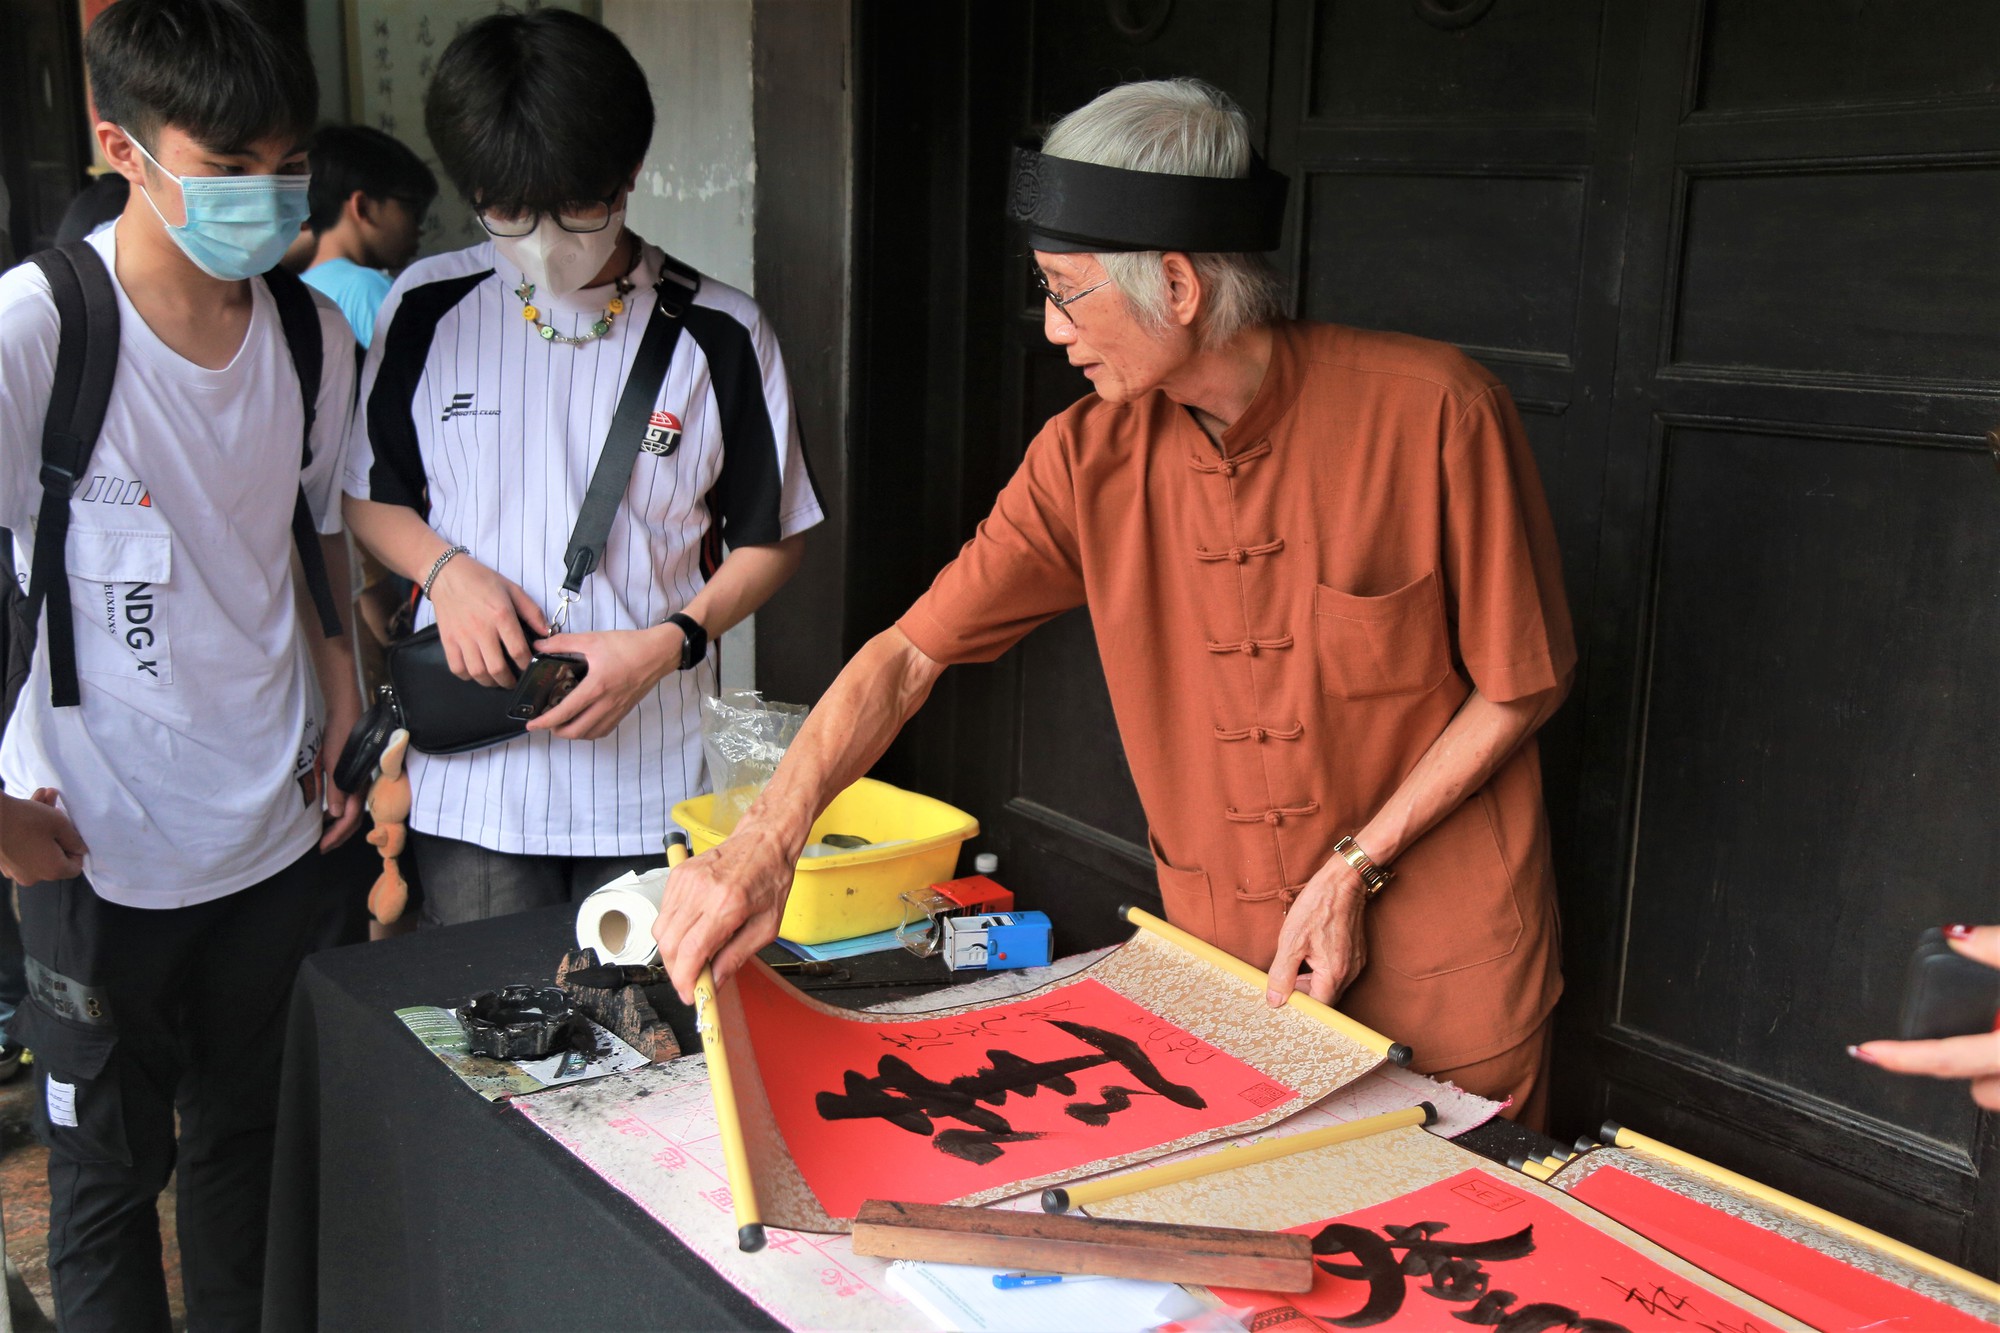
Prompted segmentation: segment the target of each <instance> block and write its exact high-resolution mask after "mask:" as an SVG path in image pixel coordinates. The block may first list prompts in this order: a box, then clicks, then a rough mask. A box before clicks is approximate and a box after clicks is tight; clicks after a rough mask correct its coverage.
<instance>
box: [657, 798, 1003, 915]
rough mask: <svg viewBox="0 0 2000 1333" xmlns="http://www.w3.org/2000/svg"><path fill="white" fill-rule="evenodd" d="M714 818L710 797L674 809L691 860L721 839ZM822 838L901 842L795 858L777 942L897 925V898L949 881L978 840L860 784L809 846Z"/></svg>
mask: <svg viewBox="0 0 2000 1333" xmlns="http://www.w3.org/2000/svg"><path fill="white" fill-rule="evenodd" d="M714 812H715V796H714V795H713V793H711V794H709V795H705V796H696V797H692V798H690V799H688V800H685V801H682V802H681V803H680V804H679V805H677V806H675V807H674V822H675V823H676V824H679V825H680V826H681V827H682V828H684V829H686V830H687V835H688V842H689V844H690V845H691V846H692V847H693V849H694V850H695V852H696V853H701V852H705V851H707V850H708V849H709V848H711V847H713V846H715V845H716V844H717V843H719V842H721V841H722V839H723V836H724V835H723V833H722V832H721V831H720V830H719V829H717V828H716V827H715V826H714V825H713V824H711V823H710V822H709V821H710V819H711V818H712V817H713V815H714ZM828 833H851V834H854V835H855V836H857V837H862V838H866V839H868V841H870V842H888V841H890V840H892V839H902V840H904V841H899V842H898V843H897V845H896V846H894V847H879V848H875V849H872V850H862V851H854V852H847V853H844V854H842V855H839V856H811V857H802V858H800V860H799V864H798V870H797V872H796V873H795V874H794V875H793V876H792V896H791V898H790V899H789V900H787V902H786V904H785V918H784V920H783V921H782V922H780V923H779V926H778V933H779V934H780V935H782V936H784V937H785V938H786V939H788V940H791V941H793V942H794V943H797V944H825V943H826V942H827V941H829V940H845V939H852V938H853V937H854V936H856V935H872V934H873V933H875V932H876V931H878V930H889V929H892V928H893V927H895V926H898V925H901V924H902V921H903V904H902V901H901V899H902V895H903V893H904V892H906V891H907V890H910V889H922V888H928V887H929V886H931V885H933V884H936V883H939V882H941V881H943V880H947V879H950V878H951V876H952V871H954V870H955V869H957V867H958V849H959V846H960V844H962V843H963V842H964V841H965V840H966V839H967V838H971V837H976V836H977V835H978V833H979V821H978V820H976V819H974V818H973V817H972V816H971V815H968V814H966V813H965V811H963V810H960V809H958V808H957V807H956V806H951V805H946V804H945V803H944V802H943V801H939V800H934V799H932V798H931V797H929V796H920V795H918V794H917V793H916V792H913V791H904V790H903V789H902V788H901V787H892V786H890V785H889V784H888V783H886V782H877V781H875V780H874V779H873V778H862V779H861V780H860V781H859V782H856V783H855V784H854V785H853V786H852V787H849V788H848V789H847V790H846V791H844V792H842V793H841V794H840V795H838V796H836V797H834V798H833V804H832V805H830V806H828V807H827V808H826V813H825V814H823V815H821V816H820V817H819V818H818V820H816V821H815V822H814V823H813V826H812V837H811V839H810V841H813V842H817V841H819V839H820V838H821V837H822V836H823V835H825V834H828Z"/></svg>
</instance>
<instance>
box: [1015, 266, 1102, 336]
mask: <svg viewBox="0 0 2000 1333" xmlns="http://www.w3.org/2000/svg"><path fill="white" fill-rule="evenodd" d="M1110 285H1111V279H1110V278H1105V279H1104V280H1103V281H1101V282H1094V283H1092V284H1091V285H1090V286H1088V287H1086V288H1084V289H1083V290H1082V291H1080V292H1071V293H1070V294H1069V295H1068V296H1059V295H1057V294H1056V290H1055V288H1053V287H1051V286H1049V277H1048V274H1046V273H1044V272H1042V271H1041V270H1040V269H1039V268H1030V269H1029V270H1028V286H1029V288H1030V289H1031V291H1032V292H1033V294H1034V296H1035V298H1036V299H1038V300H1043V301H1047V302H1048V303H1049V304H1050V305H1052V306H1054V307H1055V308H1056V313H1057V314H1058V315H1061V316H1062V318H1063V322H1064V323H1066V324H1068V325H1069V326H1070V327H1071V328H1075V327H1076V316H1075V315H1072V314H1070V312H1069V308H1070V307H1071V306H1073V305H1075V304H1076V303H1077V302H1078V301H1081V300H1082V299H1083V298H1084V297H1086V296H1088V295H1090V294H1091V293H1092V292H1094V291H1096V290H1097V289H1098V288H1099V287H1108V286H1110Z"/></svg>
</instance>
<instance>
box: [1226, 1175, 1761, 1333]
mask: <svg viewBox="0 0 2000 1333" xmlns="http://www.w3.org/2000/svg"><path fill="white" fill-rule="evenodd" d="M1292 1230H1293V1231H1295V1232H1297V1233H1299V1234H1301V1235H1306V1236H1311V1237H1312V1238H1313V1263H1314V1266H1315V1269H1316V1272H1315V1275H1314V1278H1313V1288H1312V1290H1311V1291H1310V1292H1307V1293H1306V1294H1304V1295H1302V1296H1301V1295H1285V1294H1280V1293H1277V1292H1268V1291H1241V1290H1237V1289H1234V1288H1227V1287H1218V1288H1216V1289H1215V1294H1216V1295H1217V1296H1219V1297H1221V1298H1222V1299H1223V1300H1224V1301H1226V1302H1227V1303H1228V1304H1230V1305H1233V1306H1246V1305H1247V1306H1249V1307H1251V1308H1252V1309H1253V1310H1254V1311H1255V1312H1256V1314H1255V1317H1254V1319H1253V1320H1252V1321H1251V1323H1250V1327H1252V1328H1254V1329H1257V1330H1258V1333H1320V1330H1326V1331H1327V1333H1332V1330H1335V1329H1347V1328H1380V1329H1439V1328H1459V1327H1463V1326H1471V1327H1474V1328H1477V1327H1496V1328H1497V1327H1501V1326H1503V1325H1504V1326H1505V1327H1508V1328H1522V1329H1559V1328H1567V1329H1580V1330H1589V1331H1590V1333H1617V1331H1618V1330H1631V1333H1642V1331H1643V1333H1651V1331H1652V1330H1662V1331H1664V1330H1669V1329H1671V1330H1676V1333H1694V1330H1702V1329H1706V1330H1711V1333H1764V1331H1765V1330H1768V1329H1770V1328H1771V1327H1772V1326H1771V1325H1770V1324H1768V1323H1766V1322H1765V1321H1764V1320H1762V1319H1759V1318H1757V1317H1755V1316H1753V1315H1751V1314H1750V1313H1749V1312H1747V1311H1745V1310H1743V1309H1742V1308H1740V1307H1738V1306H1737V1305H1735V1304H1733V1303H1731V1302H1729V1301H1727V1300H1724V1299H1723V1298H1722V1297H1720V1296H1717V1295H1715V1294H1713V1293H1712V1292H1710V1291H1708V1290H1707V1289H1706V1288H1703V1287H1701V1286H1698V1285H1696V1284H1695V1283H1694V1282H1691V1281H1689V1280H1688V1279H1687V1278H1685V1277H1682V1276H1680V1275H1679V1274H1677V1273H1673V1272H1670V1271H1668V1270H1667V1269H1666V1268H1664V1267H1662V1266H1661V1265H1659V1264H1657V1263H1655V1262H1653V1261H1652V1260H1651V1259H1648V1258H1647V1257H1646V1256H1645V1255H1643V1254H1640V1253H1639V1252H1638V1251H1637V1250H1634V1249H1633V1248H1632V1247H1631V1246H1629V1245H1625V1244H1623V1243H1621V1242H1619V1241H1618V1240H1616V1239H1614V1238H1613V1237H1611V1236H1609V1235H1607V1234H1605V1233H1604V1232H1602V1231H1600V1230H1598V1229H1597V1228H1596V1227H1593V1226H1591V1225H1590V1224H1589V1223H1588V1222H1585V1221H1583V1220H1582V1219H1580V1218H1578V1217H1575V1216H1573V1215H1572V1214H1570V1213H1567V1212H1564V1211H1563V1210H1562V1209H1561V1208H1560V1207H1558V1206H1557V1205H1555V1204H1554V1203H1551V1202H1549V1201H1548V1200H1546V1199H1542V1198H1537V1197H1536V1196H1534V1195H1532V1194H1529V1193H1527V1192H1526V1191H1525V1190H1517V1189H1513V1188H1511V1187H1509V1186H1508V1185H1506V1184H1505V1183H1503V1182H1502V1181H1500V1180H1498V1179H1496V1178H1495V1177H1494V1176H1491V1175H1489V1174H1487V1173H1486V1172H1484V1171H1480V1170H1476V1169H1475V1170H1469V1171H1464V1172H1461V1173H1460V1174H1458V1175H1456V1176H1453V1177H1452V1178H1451V1179H1450V1180H1444V1181H1439V1182H1438V1183H1437V1184H1435V1185H1428V1186H1426V1187H1424V1188H1423V1189H1420V1190H1413V1191H1412V1192H1410V1193H1408V1194H1405V1195H1403V1196H1401V1197H1400V1198H1396V1199H1392V1200H1390V1201H1389V1202H1387V1203H1382V1204H1377V1205H1375V1206H1374V1207H1372V1208H1363V1209H1360V1210H1358V1211H1356V1212H1352V1213H1348V1214H1346V1215H1344V1216H1341V1217H1337V1218H1332V1219H1330V1220H1328V1221H1325V1222H1314V1223H1311V1224H1310V1225H1307V1226H1302V1227H1293V1228H1292Z"/></svg>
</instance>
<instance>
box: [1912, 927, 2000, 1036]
mask: <svg viewBox="0 0 2000 1333" xmlns="http://www.w3.org/2000/svg"><path fill="white" fill-rule="evenodd" d="M1996 1012H2000V969H1994V968H1990V967H1988V966H1986V964H1984V963H1980V962H1975V961H1974V960H1972V959H1970V958H1967V957H1966V956H1965V955H1963V954H1961V953H1959V952H1958V951H1957V950H1955V949H1953V948H1952V947H1951V945H1950V944H1948V943H1946V942H1945V938H1944V932H1943V931H1942V930H1938V929H1936V928H1932V929H1930V930H1927V931H1925V932H1924V933H1923V934H1922V935H1920V936H1918V937H1917V948H1916V952H1914V953H1913V954H1911V955H1910V970H1909V973H1908V976H1907V977H1906V979H1905V981H1904V983H1903V1021H1902V1024H1901V1027H1900V1031H1899V1033H1898V1035H1899V1036H1901V1037H1902V1039H1903V1040H1905V1041H1930V1040H1933V1039H1935V1038H1938V1037H1963V1036H1967V1035H1970V1034H1972V1033H1977V1032H1991V1031H1992V1030H1993V1025H1994V1017H1995V1014H1996Z"/></svg>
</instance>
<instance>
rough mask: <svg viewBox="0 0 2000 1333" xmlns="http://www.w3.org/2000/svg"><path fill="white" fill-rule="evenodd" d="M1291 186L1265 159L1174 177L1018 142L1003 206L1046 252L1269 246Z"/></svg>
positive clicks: (1275, 236) (1277, 233)
mask: <svg viewBox="0 0 2000 1333" xmlns="http://www.w3.org/2000/svg"><path fill="white" fill-rule="evenodd" d="M1289 185H1290V182H1289V181H1287V180H1286V179H1285V178H1284V177H1283V176H1281V175H1279V174H1278V173H1277V172H1275V171H1272V170H1271V169H1270V168H1269V167H1267V166H1265V165H1264V160H1263V159H1262V158H1256V159H1254V160H1253V161H1252V163H1251V167H1250V174H1249V175H1248V176H1241V177H1235V178H1230V177H1225V176H1174V175H1169V174H1167V173H1165V172H1160V171H1126V170H1124V169H1123V168H1121V167H1100V166H1098V165H1097V164H1096V163H1094V162H1075V161H1072V160H1070V159H1069V158H1063V157H1049V156H1048V155H1047V154H1044V153H1038V152H1036V151H1035V150H1034V149H1032V148H1016V149H1015V150H1014V180H1013V188H1012V189H1011V190H1009V191H1008V198H1007V215H1008V216H1009V217H1010V218H1012V219H1013V220H1014V221H1016V222H1021V223H1025V224H1026V225H1027V228H1028V245H1029V247H1030V248H1031V249H1035V250H1044V251H1047V252H1049V253H1051V254H1077V253H1083V252H1096V251H1125V250H1183V251H1187V252H1189V253H1193V254H1199V253H1202V252H1205V251H1229V252H1241V251H1257V250H1275V249H1277V248H1278V243H1279V238H1280V237H1281V235H1282V234H1283V232H1284V228H1285V192H1286V189H1287V188H1288V187H1289Z"/></svg>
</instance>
